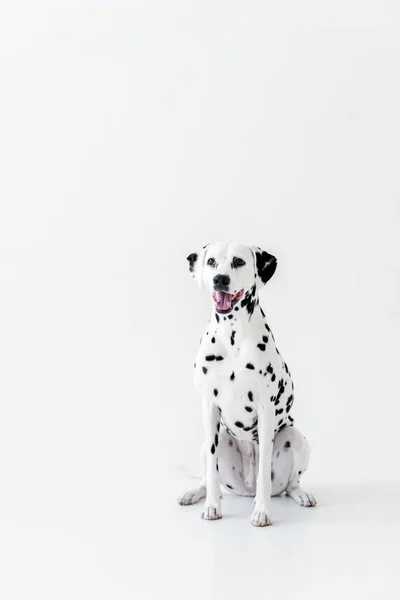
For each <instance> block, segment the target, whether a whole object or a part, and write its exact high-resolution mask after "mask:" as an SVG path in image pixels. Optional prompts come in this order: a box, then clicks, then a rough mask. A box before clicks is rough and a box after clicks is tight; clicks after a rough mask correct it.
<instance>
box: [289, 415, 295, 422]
mask: <svg viewBox="0 0 400 600" xmlns="http://www.w3.org/2000/svg"><path fill="white" fill-rule="evenodd" d="M289 421H291V422H292V423H293V421H294V419H293V418H292V417H291V416H290V415H289Z"/></svg>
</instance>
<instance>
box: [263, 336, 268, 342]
mask: <svg viewBox="0 0 400 600" xmlns="http://www.w3.org/2000/svg"><path fill="white" fill-rule="evenodd" d="M263 342H265V343H266V344H268V336H267V335H263Z"/></svg>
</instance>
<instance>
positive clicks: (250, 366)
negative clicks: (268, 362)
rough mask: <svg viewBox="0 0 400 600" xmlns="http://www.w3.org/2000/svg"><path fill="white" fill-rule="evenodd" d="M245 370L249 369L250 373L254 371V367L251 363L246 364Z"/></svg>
mask: <svg viewBox="0 0 400 600" xmlns="http://www.w3.org/2000/svg"><path fill="white" fill-rule="evenodd" d="M246 369H250V370H251V371H254V365H252V364H251V363H247V365H246Z"/></svg>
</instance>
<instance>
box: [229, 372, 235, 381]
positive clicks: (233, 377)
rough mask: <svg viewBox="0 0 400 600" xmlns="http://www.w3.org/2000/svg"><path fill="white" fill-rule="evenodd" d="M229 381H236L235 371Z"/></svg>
mask: <svg viewBox="0 0 400 600" xmlns="http://www.w3.org/2000/svg"><path fill="white" fill-rule="evenodd" d="M229 379H230V380H231V381H233V380H234V379H235V373H234V372H233V371H232V375H231V376H230V377H229Z"/></svg>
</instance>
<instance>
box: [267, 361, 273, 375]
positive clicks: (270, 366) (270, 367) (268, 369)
mask: <svg viewBox="0 0 400 600" xmlns="http://www.w3.org/2000/svg"><path fill="white" fill-rule="evenodd" d="M273 372H274V370H273V368H272V365H271V363H269V365H268V367H267V373H270V374H271V373H273Z"/></svg>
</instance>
